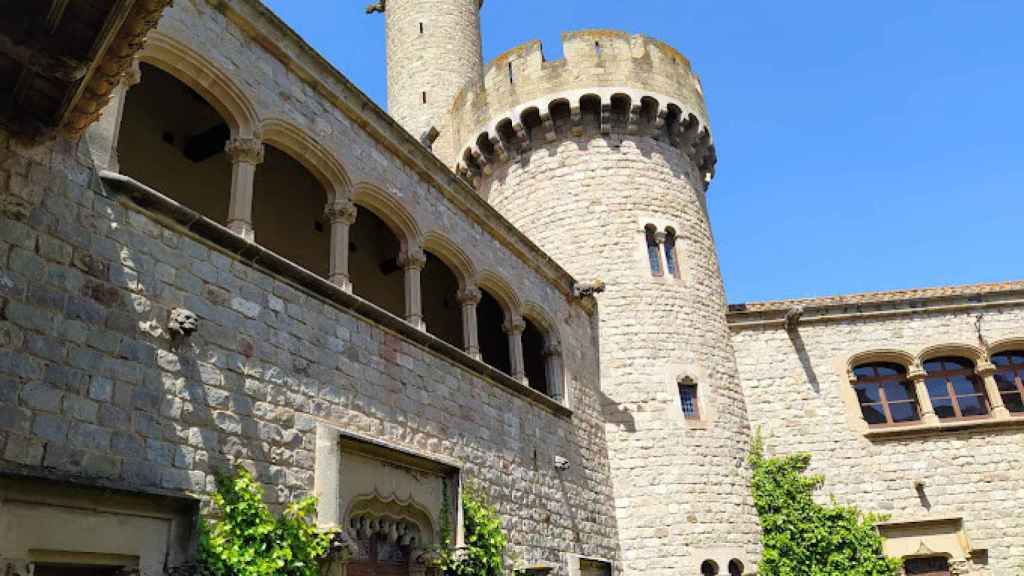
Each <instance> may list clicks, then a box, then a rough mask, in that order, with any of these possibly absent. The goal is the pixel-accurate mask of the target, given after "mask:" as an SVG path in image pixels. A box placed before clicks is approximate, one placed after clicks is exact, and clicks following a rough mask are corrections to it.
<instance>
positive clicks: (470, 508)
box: [440, 484, 508, 576]
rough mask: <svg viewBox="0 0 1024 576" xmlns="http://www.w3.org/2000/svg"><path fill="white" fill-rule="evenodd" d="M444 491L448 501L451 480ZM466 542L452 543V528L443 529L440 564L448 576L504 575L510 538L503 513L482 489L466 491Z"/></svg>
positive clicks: (463, 504)
mask: <svg viewBox="0 0 1024 576" xmlns="http://www.w3.org/2000/svg"><path fill="white" fill-rule="evenodd" d="M445 487H446V491H445V494H444V497H445V501H447V484H446V485H445ZM462 516H463V520H464V522H465V546H464V547H462V548H458V549H456V548H453V547H452V541H451V540H452V538H451V534H450V530H447V529H444V530H442V546H441V554H440V556H441V563H440V567H441V570H442V572H443V573H444V574H445V576H500V575H501V574H503V573H504V569H505V549H506V547H507V546H508V538H507V537H506V536H505V531H504V530H503V529H502V527H501V517H500V516H498V512H497V511H496V510H495V509H494V507H493V506H492V505H491V504H490V503H489V502H488V501H487V498H486V496H485V495H484V494H483V492H481V491H480V490H479V489H476V488H472V487H467V488H466V490H464V491H463V493H462Z"/></svg>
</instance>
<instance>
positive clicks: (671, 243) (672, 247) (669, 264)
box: [665, 228, 679, 278]
mask: <svg viewBox="0 0 1024 576" xmlns="http://www.w3.org/2000/svg"><path fill="white" fill-rule="evenodd" d="M665 269H666V270H667V271H668V273H669V274H671V275H672V276H674V277H676V278H679V257H678V254H677V252H676V231H675V230H673V229H672V228H669V229H668V230H666V231H665Z"/></svg>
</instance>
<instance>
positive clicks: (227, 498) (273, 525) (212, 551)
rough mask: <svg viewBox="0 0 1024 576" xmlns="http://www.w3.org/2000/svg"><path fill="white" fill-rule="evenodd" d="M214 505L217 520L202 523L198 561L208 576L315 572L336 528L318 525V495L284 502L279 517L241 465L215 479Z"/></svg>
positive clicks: (295, 575)
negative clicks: (316, 515) (316, 516)
mask: <svg viewBox="0 0 1024 576" xmlns="http://www.w3.org/2000/svg"><path fill="white" fill-rule="evenodd" d="M213 504H214V506H215V507H216V508H217V510H219V511H220V513H221V514H222V515H223V516H222V518H221V519H219V520H217V521H212V522H206V521H204V522H203V525H202V533H201V537H200V542H199V563H200V566H201V567H202V568H203V573H205V574H209V575H210V576H271V575H273V576H319V574H320V567H319V560H320V559H321V558H323V557H324V555H325V553H326V552H327V550H328V548H329V547H330V544H331V538H332V537H333V535H334V533H333V532H329V531H322V530H319V529H318V528H317V527H316V524H315V523H314V521H313V516H314V513H315V511H316V499H315V498H312V497H310V498H304V499H302V500H299V501H297V502H293V503H292V504H290V505H288V507H287V508H286V509H285V511H284V512H283V513H282V514H281V515H280V516H278V517H275V516H274V515H273V514H271V512H270V510H269V509H268V508H267V505H266V504H264V503H263V490H262V488H261V487H260V485H259V483H257V482H256V480H255V479H253V477H252V475H251V474H249V472H248V471H246V470H245V469H241V468H240V469H238V471H237V472H235V473H234V474H233V475H230V476H221V477H219V478H218V479H217V492H216V493H215V494H214V495H213Z"/></svg>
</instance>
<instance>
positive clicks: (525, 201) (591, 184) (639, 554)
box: [480, 132, 758, 575]
mask: <svg viewBox="0 0 1024 576" xmlns="http://www.w3.org/2000/svg"><path fill="white" fill-rule="evenodd" d="M559 137H560V140H558V141H556V142H553V143H550V144H547V145H543V144H538V145H536V146H535V147H534V148H533V150H532V151H530V152H529V153H526V154H524V155H523V157H522V160H521V161H520V162H508V163H505V164H496V165H495V166H494V172H493V173H492V174H491V175H490V176H489V177H483V178H482V179H481V186H480V191H481V194H482V195H484V196H485V197H486V198H488V199H489V201H490V202H491V203H493V204H494V205H495V206H496V207H497V208H498V209H499V210H501V211H502V213H503V214H504V215H505V216H506V217H508V218H509V219H510V220H511V221H513V222H515V223H516V224H517V225H518V226H519V227H520V228H521V229H522V230H523V231H524V232H525V233H526V234H527V235H529V236H530V237H531V238H533V239H534V240H535V241H536V242H537V243H538V244H540V245H541V246H542V247H543V248H544V249H545V250H546V251H548V252H549V253H550V254H551V255H552V256H553V257H554V258H555V260H557V261H558V262H559V263H561V264H562V265H564V266H566V268H567V269H569V270H571V271H572V273H573V274H574V275H575V276H576V277H578V278H581V279H586V280H590V279H600V280H601V281H603V282H604V283H605V285H606V289H605V291H604V293H602V294H600V295H599V296H598V301H599V316H600V326H599V329H600V357H601V383H602V384H601V393H602V395H603V399H604V403H605V414H606V418H607V419H608V432H607V433H608V442H609V454H610V455H611V469H612V481H613V484H614V490H615V503H616V509H617V513H618V527H619V535H620V539H621V546H622V551H623V558H622V560H623V561H622V566H623V569H624V572H623V573H625V574H645V575H657V574H665V575H668V574H680V573H687V574H698V573H700V569H699V567H700V564H701V562H702V561H704V560H705V559H708V558H716V559H717V558H719V557H720V556H724V557H725V558H726V560H725V562H728V559H730V558H737V559H740V560H741V561H743V562H744V564H745V565H746V566H748V567H751V568H752V567H753V566H754V565H755V564H756V557H757V554H758V544H757V542H758V526H757V521H756V518H755V513H754V509H753V504H752V500H751V498H750V493H749V478H748V475H749V472H748V469H747V467H746V466H745V463H744V458H745V456H746V453H747V447H748V441H749V435H748V434H749V428H748V425H747V415H746V409H745V406H744V400H743V397H742V395H741V393H740V389H739V381H738V378H737V374H736V369H735V364H734V360H733V355H732V346H731V342H730V339H729V332H728V329H727V327H726V323H725V306H726V305H725V299H724V293H723V288H722V282H721V276H720V273H719V267H718V259H717V254H716V252H715V246H714V241H713V237H712V233H711V228H710V223H709V221H708V216H707V211H706V209H705V195H704V183H703V180H702V179H701V178H700V177H699V176H698V175H697V173H698V171H697V169H696V167H695V166H694V165H693V164H692V162H690V160H689V158H687V157H686V156H684V155H682V154H680V151H679V150H678V149H676V148H674V147H672V146H671V145H669V143H668V142H660V141H657V140H654V139H653V138H650V137H645V136H637V137H631V136H623V135H621V134H613V135H611V136H610V137H585V138H572V137H571V136H568V135H567V134H566V133H565V132H559ZM647 224H654V225H655V226H656V227H657V228H658V229H659V230H661V231H664V230H666V229H667V228H670V227H671V228H673V229H674V230H676V231H677V232H678V235H679V237H678V243H677V252H678V255H679V261H680V267H681V270H680V277H679V278H674V277H673V276H672V275H671V274H665V275H664V276H661V277H654V276H653V275H652V273H651V270H650V267H649V264H648V259H647V253H646V243H645V235H644V228H645V225H647ZM681 377H690V378H692V379H693V380H694V381H695V382H697V383H698V386H699V390H700V396H701V398H700V401H701V405H702V406H701V408H702V410H703V411H704V412H703V416H704V418H703V419H702V420H701V421H700V422H696V423H690V422H687V421H686V420H685V419H684V416H683V414H682V411H681V408H680V401H679V395H678V391H677V379H678V378H681ZM722 565H723V566H724V565H725V563H724V562H723V563H722Z"/></svg>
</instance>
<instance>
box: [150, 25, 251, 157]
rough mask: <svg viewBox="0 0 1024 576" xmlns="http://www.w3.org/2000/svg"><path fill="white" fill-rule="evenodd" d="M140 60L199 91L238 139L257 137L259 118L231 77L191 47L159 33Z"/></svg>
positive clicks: (155, 31) (152, 36) (153, 34)
mask: <svg viewBox="0 0 1024 576" xmlns="http://www.w3.org/2000/svg"><path fill="white" fill-rule="evenodd" d="M139 59H140V60H141V61H142V62H146V63H147V64H152V65H153V66H156V67H157V68H160V69H161V70H163V71H165V72H167V73H169V74H171V75H172V76H174V77H175V78H177V79H178V80H180V81H181V82H184V83H185V84H187V85H188V86H189V87H190V88H192V89H193V90H195V91H196V92H198V93H199V94H200V95H201V96H202V97H203V98H205V99H206V100H207V102H209V103H210V105H211V106H213V108H214V109H215V110H217V112H218V113H219V114H220V115H221V116H222V117H223V118H224V120H225V122H227V124H228V126H229V127H230V128H231V134H232V136H234V137H236V138H252V137H258V136H259V134H258V127H259V115H258V114H257V112H256V108H255V106H253V104H252V102H251V100H250V99H249V97H248V96H247V95H246V94H245V93H244V92H243V91H242V90H241V89H239V88H238V87H237V85H236V84H235V83H234V81H232V80H231V78H230V77H229V76H228V75H227V74H225V73H224V72H222V71H221V70H220V69H218V68H217V67H216V66H215V65H214V64H213V63H212V62H210V61H209V60H207V59H206V58H204V57H203V56H202V55H201V54H199V53H198V52H196V51H195V50H193V49H192V48H191V47H189V46H187V45H185V44H183V43H182V42H180V41H178V40H176V39H174V38H172V37H171V36H169V35H167V34H166V33H163V32H161V31H160V30H153V31H152V32H150V33H149V36H148V38H147V40H146V46H145V48H143V50H142V52H141V53H140V54H139Z"/></svg>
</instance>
